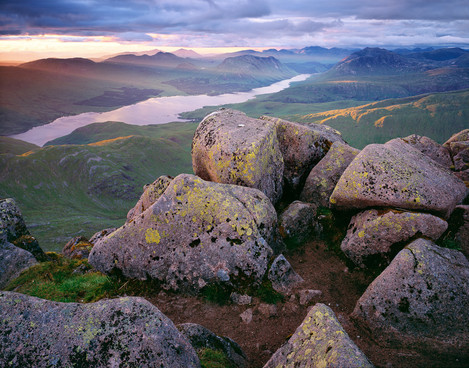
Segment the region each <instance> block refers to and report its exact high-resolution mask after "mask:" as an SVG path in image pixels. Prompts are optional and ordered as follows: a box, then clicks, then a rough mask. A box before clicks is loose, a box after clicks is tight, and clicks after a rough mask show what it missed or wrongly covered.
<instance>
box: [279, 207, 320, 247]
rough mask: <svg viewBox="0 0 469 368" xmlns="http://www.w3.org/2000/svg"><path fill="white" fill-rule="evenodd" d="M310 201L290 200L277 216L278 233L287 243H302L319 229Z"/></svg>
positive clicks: (315, 208)
mask: <svg viewBox="0 0 469 368" xmlns="http://www.w3.org/2000/svg"><path fill="white" fill-rule="evenodd" d="M316 215H317V207H316V205H314V204H312V203H303V202H300V201H294V202H292V203H291V204H290V205H289V206H288V207H287V208H286V209H285V210H284V211H283V212H282V214H281V215H280V216H279V221H278V222H279V233H280V236H281V237H282V238H283V240H284V241H285V242H286V243H287V245H297V244H302V243H304V242H305V241H308V240H311V238H312V237H313V235H314V234H315V233H319V232H320V231H321V226H320V224H319V223H318V221H317V220H316Z"/></svg>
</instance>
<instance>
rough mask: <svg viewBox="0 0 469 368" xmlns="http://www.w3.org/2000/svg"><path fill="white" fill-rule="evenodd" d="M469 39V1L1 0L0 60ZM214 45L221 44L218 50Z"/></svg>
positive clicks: (466, 42)
mask: <svg viewBox="0 0 469 368" xmlns="http://www.w3.org/2000/svg"><path fill="white" fill-rule="evenodd" d="M428 45H432V46H456V47H462V48H469V0H1V2H0V60H3V61H5V60H25V59H29V60H32V59H37V58H39V57H46V56H49V57H52V56H53V57H71V56H83V57H98V56H103V55H109V54H113V53H117V52H124V51H132V52H136V51H144V50H151V49H155V48H158V49H161V50H164V51H174V50H176V49H178V48H193V49H194V50H195V51H198V52H200V53H208V52H213V51H214V50H218V51H223V52H225V51H227V50H234V49H236V48H238V49H239V48H252V49H263V48H303V47H305V46H322V47H327V48H331V47H344V48H356V47H367V46H372V47H386V48H396V47H422V46H428ZM213 48H215V49H213Z"/></svg>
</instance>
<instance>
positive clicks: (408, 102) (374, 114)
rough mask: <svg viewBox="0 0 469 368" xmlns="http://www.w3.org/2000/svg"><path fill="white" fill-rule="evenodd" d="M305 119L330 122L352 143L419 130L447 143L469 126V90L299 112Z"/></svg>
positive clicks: (381, 140) (362, 144)
mask: <svg viewBox="0 0 469 368" xmlns="http://www.w3.org/2000/svg"><path fill="white" fill-rule="evenodd" d="M295 120H297V121H299V122H302V123H315V124H327V125H329V126H331V127H333V128H335V129H338V130H339V131H341V132H342V134H343V136H344V139H345V140H347V141H348V142H349V143H350V144H351V145H352V146H354V147H357V148H363V147H365V146H366V145H368V144H370V143H385V142H386V141H388V140H389V139H391V138H395V137H405V136H408V135H410V134H419V135H424V136H427V137H430V138H432V139H434V140H435V141H437V142H438V143H444V142H445V141H446V140H447V139H448V138H449V137H451V135H453V134H454V133H457V132H459V131H461V130H463V129H465V128H467V127H468V121H469V90H467V89H466V90H463V91H458V92H449V93H436V94H429V95H420V96H415V97H409V98H403V99H391V100H385V101H381V102H375V103H371V104H366V105H363V106H358V107H351V108H346V109H338V110H331V111H326V112H321V113H315V114H308V115H303V116H300V115H298V116H296V117H295Z"/></svg>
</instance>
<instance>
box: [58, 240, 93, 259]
mask: <svg viewBox="0 0 469 368" xmlns="http://www.w3.org/2000/svg"><path fill="white" fill-rule="evenodd" d="M92 248H93V243H91V242H90V241H89V240H88V239H86V238H85V237H84V236H76V237H74V238H72V239H70V241H69V242H68V243H67V244H65V246H64V247H63V249H62V254H63V255H64V256H65V257H67V258H71V259H86V258H88V256H89V255H90V252H91V249H92Z"/></svg>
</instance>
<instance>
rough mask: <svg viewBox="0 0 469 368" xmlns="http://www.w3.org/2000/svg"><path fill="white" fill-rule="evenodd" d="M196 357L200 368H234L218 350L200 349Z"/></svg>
mask: <svg viewBox="0 0 469 368" xmlns="http://www.w3.org/2000/svg"><path fill="white" fill-rule="evenodd" d="M197 355H198V356H199V359H200V365H201V367H202V368H234V365H233V364H231V363H230V361H229V360H228V358H227V357H226V355H225V354H224V353H223V352H221V351H219V350H212V349H209V348H204V349H200V350H199V351H198V352H197Z"/></svg>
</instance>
